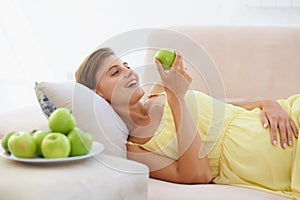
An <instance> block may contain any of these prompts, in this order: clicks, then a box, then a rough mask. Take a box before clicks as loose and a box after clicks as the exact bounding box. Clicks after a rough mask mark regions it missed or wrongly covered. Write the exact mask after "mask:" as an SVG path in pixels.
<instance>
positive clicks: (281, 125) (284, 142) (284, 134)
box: [278, 121, 288, 149]
mask: <svg viewBox="0 0 300 200" xmlns="http://www.w3.org/2000/svg"><path fill="white" fill-rule="evenodd" d="M278 129H279V135H280V142H281V146H282V148H284V149H285V148H286V145H287V135H288V132H287V131H286V124H285V123H284V122H283V121H280V122H279V123H278Z"/></svg>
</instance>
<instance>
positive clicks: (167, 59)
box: [154, 49, 176, 70]
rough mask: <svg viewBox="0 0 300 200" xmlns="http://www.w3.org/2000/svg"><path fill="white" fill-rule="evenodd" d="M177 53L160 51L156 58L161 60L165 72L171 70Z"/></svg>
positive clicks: (167, 50)
mask: <svg viewBox="0 0 300 200" xmlns="http://www.w3.org/2000/svg"><path fill="white" fill-rule="evenodd" d="M175 57H176V53H175V51H174V50H169V49H162V50H160V51H158V52H157V53H156V54H155V56H154V58H155V59H156V60H159V61H160V63H161V64H162V65H163V68H164V69H165V70H169V69H170V68H171V66H172V64H173V62H174V60H175Z"/></svg>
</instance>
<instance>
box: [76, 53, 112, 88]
mask: <svg viewBox="0 0 300 200" xmlns="http://www.w3.org/2000/svg"><path fill="white" fill-rule="evenodd" d="M111 55H115V53H114V52H113V51H112V50H111V49H110V48H107V47H106V48H100V49H98V50H96V51H95V52H93V53H92V54H91V55H89V56H88V57H87V58H86V59H85V60H84V61H83V63H82V64H81V65H80V66H79V68H78V69H77V70H76V72H75V79H76V82H77V83H81V84H83V85H85V86H87V87H88V88H90V89H92V90H94V89H96V87H97V83H98V80H97V77H96V74H97V71H98V68H99V66H100V64H101V62H102V61H103V59H104V58H106V57H108V56H111Z"/></svg>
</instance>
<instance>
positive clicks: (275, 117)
mask: <svg viewBox="0 0 300 200" xmlns="http://www.w3.org/2000/svg"><path fill="white" fill-rule="evenodd" d="M239 106H240V107H242V108H245V109H247V110H252V109H254V108H260V109H261V110H262V112H261V121H262V124H263V126H264V128H268V127H270V134H271V142H272V144H273V145H277V130H278V131H279V134H280V141H281V146H282V148H284V149H285V148H286V146H287V145H289V146H292V135H294V136H295V137H296V138H298V131H297V128H296V126H295V124H294V122H293V121H292V119H291V118H290V116H289V115H288V114H287V113H286V112H285V111H284V110H283V108H282V107H281V106H280V105H279V104H278V103H277V101H275V100H263V101H256V102H251V103H245V104H241V105H239Z"/></svg>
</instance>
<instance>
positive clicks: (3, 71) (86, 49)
mask: <svg viewBox="0 0 300 200" xmlns="http://www.w3.org/2000/svg"><path fill="white" fill-rule="evenodd" d="M200 24H257V25H264V24H283V25H285V24H300V0H210V1H208V0H207V1H204V0H185V1H182V0H151V1H143V0H127V1H124V0H109V1H104V0H42V1H40V0H0V55H1V59H0V92H1V100H0V112H5V111H8V110H10V109H14V108H18V107H21V106H24V105H27V104H31V103H32V102H33V101H35V96H34V92H33V86H34V81H42V80H44V81H64V80H70V79H73V77H74V71H75V69H76V68H77V67H78V66H79V64H80V63H81V61H82V60H83V59H84V57H85V56H86V55H87V54H89V53H90V52H91V51H93V50H94V49H95V48H96V47H97V46H98V45H99V44H101V43H102V42H104V41H105V40H107V39H109V38H111V37H112V36H115V35H117V34H120V33H122V32H126V31H130V30H133V29H139V28H149V27H165V26H172V25H200ZM134 58H135V56H131V57H130V56H129V57H128V59H132V60H131V61H130V62H131V63H132V64H133V65H138V64H139V62H135V61H134V60H133V59H134Z"/></svg>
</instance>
